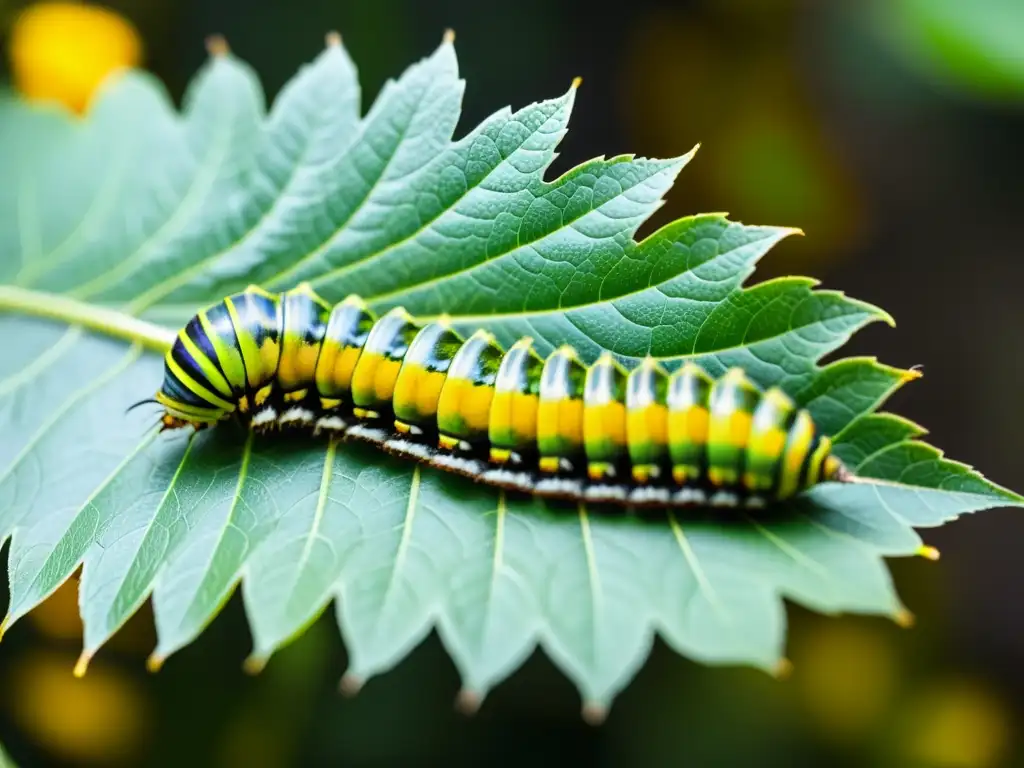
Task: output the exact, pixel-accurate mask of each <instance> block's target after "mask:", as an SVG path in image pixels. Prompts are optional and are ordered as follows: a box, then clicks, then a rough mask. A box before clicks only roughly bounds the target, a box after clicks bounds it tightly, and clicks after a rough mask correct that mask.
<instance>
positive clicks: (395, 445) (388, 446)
mask: <svg viewBox="0 0 1024 768" xmlns="http://www.w3.org/2000/svg"><path fill="white" fill-rule="evenodd" d="M384 450H385V451H388V452H389V453H394V454H397V455H400V456H409V457H411V458H414V459H421V460H423V461H429V460H430V458H431V457H432V456H433V455H434V451H433V449H432V448H431V447H430V446H429V445H424V444H423V443H415V442H413V441H412V440H403V439H402V438H392V439H391V440H388V441H387V442H386V443H384Z"/></svg>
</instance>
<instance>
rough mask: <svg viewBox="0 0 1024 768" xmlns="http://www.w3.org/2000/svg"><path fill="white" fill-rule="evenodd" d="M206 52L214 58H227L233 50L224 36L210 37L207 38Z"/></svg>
mask: <svg viewBox="0 0 1024 768" xmlns="http://www.w3.org/2000/svg"><path fill="white" fill-rule="evenodd" d="M206 52H207V53H208V54H210V55H211V56H214V57H219V56H227V55H228V54H229V53H231V48H230V47H229V46H228V41H227V40H226V39H225V37H224V35H209V36H208V37H207V38H206Z"/></svg>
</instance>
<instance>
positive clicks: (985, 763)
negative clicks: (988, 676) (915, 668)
mask: <svg viewBox="0 0 1024 768" xmlns="http://www.w3.org/2000/svg"><path fill="white" fill-rule="evenodd" d="M909 714H910V715H911V718H910V719H911V721H912V722H911V723H910V727H909V728H908V730H907V740H908V742H909V743H908V744H907V748H908V751H909V753H910V756H911V757H913V758H915V759H917V760H919V761H922V762H924V763H926V764H927V765H929V766H936V768H991V767H992V766H996V765H1004V763H1003V762H1002V760H1003V758H1004V757H1005V756H1006V752H1007V749H1008V747H1009V746H1010V742H1011V740H1012V739H1013V735H1014V723H1013V720H1012V716H1011V714H1010V713H1009V712H1008V711H1007V708H1006V705H1005V703H1004V702H1003V701H1001V700H1000V699H999V697H998V696H997V695H996V694H995V693H994V692H993V691H991V690H989V689H988V688H987V687H986V686H985V685H984V684H983V683H982V682H981V681H979V680H948V681H944V682H942V683H937V684H934V685H932V686H930V687H928V688H925V689H924V690H922V691H921V692H920V695H919V697H918V699H917V701H916V702H915V703H914V705H913V706H912V708H911V709H910V712H909Z"/></svg>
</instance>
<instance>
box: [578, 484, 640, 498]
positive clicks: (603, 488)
mask: <svg viewBox="0 0 1024 768" xmlns="http://www.w3.org/2000/svg"><path fill="white" fill-rule="evenodd" d="M628 495H629V489H627V488H626V487H625V486H623V485H592V486H590V487H589V488H587V490H586V491H585V492H584V494H583V496H584V498H585V499H587V501H625V500H626V496H628Z"/></svg>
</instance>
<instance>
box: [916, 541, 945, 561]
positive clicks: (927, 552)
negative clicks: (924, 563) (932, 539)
mask: <svg viewBox="0 0 1024 768" xmlns="http://www.w3.org/2000/svg"><path fill="white" fill-rule="evenodd" d="M917 554H918V555H919V556H920V557H923V558H924V559H926V560H932V561H935V560H938V559H939V557H940V554H941V553H940V552H939V550H938V549H936V548H935V547H930V546H928V545H927V544H922V545H921V546H920V547H918V548H917Z"/></svg>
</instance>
